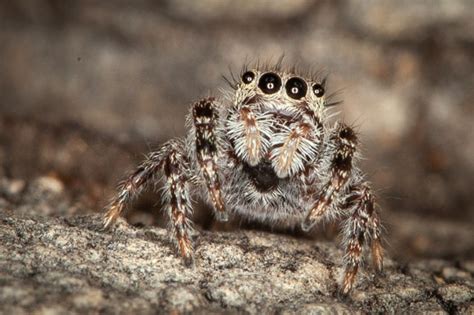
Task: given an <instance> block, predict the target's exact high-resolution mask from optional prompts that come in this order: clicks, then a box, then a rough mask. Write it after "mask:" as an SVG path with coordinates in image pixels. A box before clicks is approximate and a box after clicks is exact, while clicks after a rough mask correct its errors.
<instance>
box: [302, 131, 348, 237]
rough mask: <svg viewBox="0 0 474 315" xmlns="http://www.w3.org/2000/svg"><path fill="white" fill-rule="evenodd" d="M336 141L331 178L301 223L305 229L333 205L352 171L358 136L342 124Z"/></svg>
mask: <svg viewBox="0 0 474 315" xmlns="http://www.w3.org/2000/svg"><path fill="white" fill-rule="evenodd" d="M334 141H335V143H336V145H337V149H336V152H335V154H334V157H333V159H332V163H331V178H330V179H329V181H328V182H327V183H326V184H325V185H324V189H323V190H322V192H321V194H320V196H319V198H318V200H317V201H316V203H315V204H314V205H313V207H312V208H311V210H310V211H309V212H308V215H307V216H306V218H305V220H304V222H303V223H302V225H301V226H302V228H303V230H305V231H309V230H310V229H311V228H312V227H313V226H314V225H315V224H316V223H317V222H318V221H319V220H321V218H322V217H323V216H324V214H325V213H326V210H327V209H328V207H330V206H331V205H332V202H333V200H334V197H335V196H336V195H337V194H338V193H339V192H340V191H341V190H342V188H343V187H344V186H345V185H346V184H347V181H348V179H349V177H350V174H351V172H352V158H353V156H354V153H355V149H356V145H357V137H356V135H355V133H354V131H353V130H352V129H351V128H349V127H347V126H345V125H340V126H339V127H338V128H337V129H336V133H335V135H334Z"/></svg>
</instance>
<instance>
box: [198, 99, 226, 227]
mask: <svg viewBox="0 0 474 315" xmlns="http://www.w3.org/2000/svg"><path fill="white" fill-rule="evenodd" d="M192 117H193V123H194V130H195V139H196V158H197V161H198V164H199V168H200V170H201V173H202V174H203V177H204V179H205V181H206V186H207V190H208V192H209V197H210V199H211V202H212V205H213V206H214V209H215V213H216V216H217V218H218V219H219V220H220V221H227V220H228V214H227V212H226V210H225V206H224V201H223V198H222V192H221V183H220V180H219V172H218V171H219V170H218V166H217V156H218V149H217V142H216V141H217V140H216V135H215V133H216V128H217V120H218V113H217V109H216V105H215V103H214V99H213V98H206V99H202V100H200V101H199V102H196V103H195V104H194V105H193V111H192Z"/></svg>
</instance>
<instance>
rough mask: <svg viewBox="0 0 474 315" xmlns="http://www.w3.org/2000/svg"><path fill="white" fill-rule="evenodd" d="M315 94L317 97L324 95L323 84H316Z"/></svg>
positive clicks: (314, 87) (314, 86)
mask: <svg viewBox="0 0 474 315" xmlns="http://www.w3.org/2000/svg"><path fill="white" fill-rule="evenodd" d="M313 92H314V95H316V96H317V97H321V96H323V95H324V88H323V86H322V85H321V84H319V83H316V84H314V85H313Z"/></svg>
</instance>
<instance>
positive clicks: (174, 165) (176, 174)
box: [163, 143, 193, 265]
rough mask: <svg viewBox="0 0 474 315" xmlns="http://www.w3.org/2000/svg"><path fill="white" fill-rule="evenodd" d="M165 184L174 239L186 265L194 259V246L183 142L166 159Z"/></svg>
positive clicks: (167, 206)
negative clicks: (191, 235)
mask: <svg viewBox="0 0 474 315" xmlns="http://www.w3.org/2000/svg"><path fill="white" fill-rule="evenodd" d="M163 164H164V165H163V169H164V173H165V178H166V181H165V185H164V191H163V199H164V200H165V204H166V208H167V211H168V215H169V217H170V223H171V224H170V225H171V230H172V231H173V233H174V236H175V237H174V240H175V241H176V245H177V248H178V250H179V252H180V254H181V257H182V258H183V260H184V263H185V264H186V265H190V264H191V263H192V261H193V247H192V243H191V237H190V234H191V232H192V229H193V228H192V222H191V220H190V218H189V216H190V215H191V213H192V205H191V198H190V187H189V186H190V180H191V179H190V178H189V176H190V172H189V165H188V160H187V158H186V155H185V148H184V144H183V143H179V146H178V145H177V146H176V147H173V148H171V149H170V150H169V151H168V154H167V156H166V158H165V159H164V163H163Z"/></svg>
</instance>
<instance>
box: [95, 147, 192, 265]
mask: <svg viewBox="0 0 474 315" xmlns="http://www.w3.org/2000/svg"><path fill="white" fill-rule="evenodd" d="M184 152H185V150H184V144H183V142H181V141H179V140H172V141H168V142H167V143H165V144H164V145H163V146H162V147H161V149H160V150H159V151H157V152H152V153H150V154H149V155H148V156H147V158H146V159H145V161H144V162H143V163H141V164H140V165H139V166H138V168H137V169H136V170H135V172H134V173H132V175H130V176H129V177H128V178H127V179H126V180H125V181H123V182H122V183H121V184H120V186H119V191H118V194H117V197H116V198H115V199H114V200H113V201H112V203H111V204H110V205H109V207H108V210H107V212H106V213H105V215H104V226H105V227H108V226H110V225H111V224H112V223H113V222H114V221H115V220H116V219H117V218H118V217H119V216H120V214H121V213H122V212H123V210H124V209H125V208H126V206H127V205H128V204H130V203H131V202H132V201H133V200H134V199H135V198H136V197H138V195H139V194H140V193H141V192H142V191H143V189H144V188H145V187H146V186H147V185H149V184H150V183H152V182H156V179H155V177H156V174H157V172H158V171H159V170H163V171H164V175H165V179H166V180H165V183H164V192H163V199H164V200H165V203H166V208H167V210H168V215H169V217H170V222H171V228H172V230H173V233H174V236H175V240H176V244H177V247H178V249H179V251H180V253H181V256H182V257H183V258H184V261H185V263H186V264H189V263H190V262H192V244H191V239H190V232H191V229H192V227H191V221H190V219H189V218H188V216H189V215H190V214H191V212H192V208H191V200H190V196H189V190H190V189H189V185H190V178H188V177H189V174H190V172H189V166H188V165H187V164H188V161H187V158H186V155H185V154H184Z"/></svg>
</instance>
